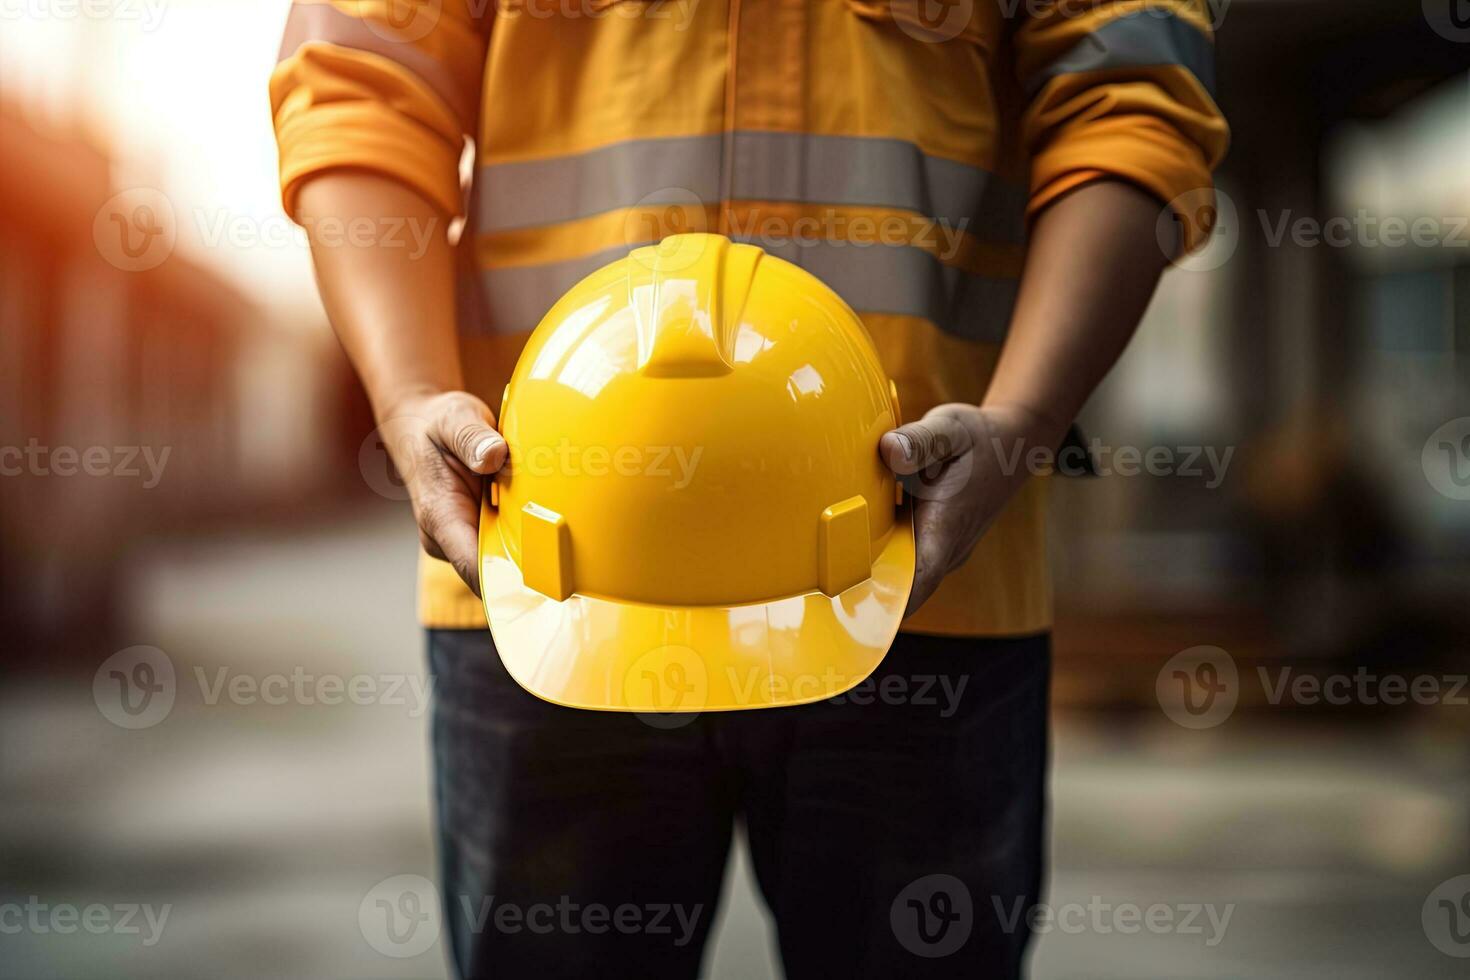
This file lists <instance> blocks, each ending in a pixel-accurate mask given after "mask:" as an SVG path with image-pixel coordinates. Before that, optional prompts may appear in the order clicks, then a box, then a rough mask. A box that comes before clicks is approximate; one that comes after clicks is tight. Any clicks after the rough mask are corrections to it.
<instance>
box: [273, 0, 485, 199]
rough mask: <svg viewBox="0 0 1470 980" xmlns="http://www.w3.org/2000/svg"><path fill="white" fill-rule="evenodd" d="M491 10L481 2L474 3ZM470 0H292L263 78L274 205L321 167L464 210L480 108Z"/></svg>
mask: <svg viewBox="0 0 1470 980" xmlns="http://www.w3.org/2000/svg"><path fill="white" fill-rule="evenodd" d="M476 6H481V7H484V8H485V9H487V10H489V9H493V5H490V4H476ZM469 8H470V4H469V3H468V0H415V2H409V0H377V2H371V0H363V2H352V0H315V2H312V0H297V2H296V3H294V4H293V6H292V8H291V13H290V17H289V19H288V21H287V25H286V32H285V37H284V38H283V40H282V42H281V53H280V58H279V61H278V63H277V65H276V69H275V71H274V72H273V73H272V75H271V81H270V96H271V110H272V114H273V118H274V122H275V130H276V141H277V144H278V146H279V150H280V179H281V195H282V203H283V204H284V206H285V209H286V213H287V214H289V215H291V216H292V217H293V218H294V217H295V216H296V196H297V191H298V190H299V189H300V187H301V185H302V184H303V183H304V182H305V181H306V180H308V179H309V178H311V177H312V176H314V175H317V174H320V173H322V172H324V171H328V170H336V169H352V170H365V171H371V172H375V173H379V174H383V175H385V176H387V177H391V178H393V179H395V180H399V181H401V182H403V183H404V184H406V185H408V186H409V187H411V188H413V189H414V190H416V191H418V192H419V193H420V194H422V195H423V196H424V197H425V198H426V199H427V200H429V201H430V202H432V203H433V204H434V205H435V206H437V207H438V208H439V209H440V210H442V211H443V212H444V213H445V214H446V215H448V216H458V215H460V214H461V213H462V211H463V202H462V196H461V193H460V180H459V160H460V155H461V153H462V152H463V149H464V141H465V137H466V136H467V135H468V134H470V133H471V132H472V131H473V129H474V126H475V122H476V120H477V118H478V114H479V101H480V87H481V84H482V73H483V65H484V58H485V47H486V39H487V37H488V34H489V23H488V19H487V17H488V15H484V16H482V15H476V14H474V13H472V12H471V11H470V9H469Z"/></svg>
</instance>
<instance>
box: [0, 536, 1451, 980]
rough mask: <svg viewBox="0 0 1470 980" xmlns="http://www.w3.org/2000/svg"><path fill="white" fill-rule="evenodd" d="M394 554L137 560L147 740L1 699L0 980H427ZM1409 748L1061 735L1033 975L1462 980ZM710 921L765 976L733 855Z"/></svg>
mask: <svg viewBox="0 0 1470 980" xmlns="http://www.w3.org/2000/svg"><path fill="white" fill-rule="evenodd" d="M414 547H415V538H414V533H413V529H412V527H411V526H409V524H408V523H407V522H406V520H405V517H404V515H403V514H401V513H399V512H397V511H395V512H393V513H391V514H373V515H368V516H365V517H361V518H358V519H355V520H353V521H351V522H349V523H346V524H344V525H343V526H341V527H337V528H332V529H330V530H327V531H323V532H318V533H313V534H312V535H310V536H302V535H300V534H299V533H287V532H278V533H277V532H272V533H266V534H258V535H251V536H244V535H242V536H238V537H235V538H232V539H230V540H226V541H220V542H217V543H215V544H212V545H210V546H208V547H200V546H198V545H193V546H191V547H190V548H188V549H187V550H176V551H175V550H169V549H161V550H159V551H158V552H157V553H155V554H152V555H150V556H148V557H147V559H146V560H145V561H143V562H142V563H141V564H140V566H139V568H138V569H137V572H136V574H135V576H133V580H132V588H133V590H134V602H133V606H134V609H135V613H136V615H135V617H134V625H133V627H132V628H131V631H130V635H129V636H128V637H126V638H125V639H126V642H125V643H124V644H120V647H121V646H131V645H133V644H142V645H148V646H152V647H156V648H158V649H159V650H161V651H163V653H164V654H166V656H167V658H168V663H169V664H170V665H171V666H172V668H173V672H174V676H175V681H176V696H175V701H174V704H173V707H172V709H171V711H169V712H168V714H167V716H166V717H164V718H163V720H162V721H159V722H158V723H157V724H154V725H152V726H151V727H145V728H139V729H136V730H128V729H125V728H122V727H119V726H118V725H116V724H114V723H113V722H111V721H109V720H108V718H107V717H105V716H104V714H103V712H102V711H101V710H99V707H98V703H99V701H98V699H97V698H98V697H101V698H102V699H103V701H105V699H106V690H107V684H108V683H110V681H109V680H108V678H107V677H104V678H103V680H102V682H101V683H102V688H101V689H100V690H101V693H100V694H99V695H97V696H96V697H94V690H93V680H94V678H93V677H92V676H91V674H90V671H88V673H87V675H86V676H81V677H79V678H78V679H76V680H75V681H64V680H57V679H54V678H53V679H51V680H46V681H41V680H24V679H22V680H19V681H15V682H10V681H7V682H6V684H5V685H4V687H3V688H0V977H18V978H26V980H36V978H45V977H61V978H90V977H108V978H124V977H135V976H136V977H148V978H170V977H198V976H211V977H221V978H223V977H250V978H259V977H292V978H298V977H354V978H372V977H395V978H409V977H412V978H420V977H422V978H435V977H442V976H444V965H443V950H442V947H441V944H440V943H439V942H438V941H434V942H432V944H427V940H430V939H433V934H432V923H431V925H430V927H429V931H428V932H425V933H419V934H418V935H419V936H420V937H422V938H423V940H424V942H418V941H414V942H407V943H401V944H397V945H394V944H393V943H392V942H389V943H387V948H389V949H390V951H391V952H393V953H408V954H411V955H405V956H396V955H392V956H390V955H384V954H383V953H382V952H379V950H378V949H375V948H374V943H376V944H377V945H378V946H379V947H383V946H384V945H385V938H386V937H385V935H384V934H383V932H382V926H381V924H378V925H374V923H373V920H372V915H373V913H374V903H375V901H376V898H377V897H381V894H382V890H381V889H378V890H377V891H375V890H374V889H375V887H376V886H379V883H381V882H383V881H385V879H389V878H393V877H395V876H399V875H417V876H432V874H433V871H432V868H433V863H432V862H433V853H432V836H431V831H430V819H431V815H430V809H429V801H430V796H429V793H430V785H429V768H428V748H427V739H426V732H425V718H424V716H423V708H424V704H423V702H422V697H421V695H420V692H419V689H416V688H414V687H413V684H414V683H416V682H419V681H421V679H422V660H421V657H422V650H421V638H420V635H419V632H418V630H417V629H416V627H415V626H414V624H413V622H412V609H411V604H410V601H409V595H410V590H411V587H412V578H413V553H414V552H413V549H414ZM113 652H114V651H112V650H104V651H95V656H93V657H92V658H91V660H92V661H93V662H95V663H98V664H100V663H101V662H102V661H103V660H104V659H105V658H106V657H107V656H108V655H110V654H112V653H113ZM129 656H135V655H133V654H129ZM123 666H124V667H125V668H127V669H125V670H124V671H122V673H123V675H125V676H129V677H133V678H134V679H137V680H147V677H146V675H138V674H136V673H129V671H130V670H133V669H135V665H134V667H128V665H127V664H123ZM154 676H155V678H156V677H157V674H155V675H154ZM298 676H300V677H301V678H302V680H301V681H300V682H298V681H296V680H294V679H293V678H295V677H298ZM324 677H341V678H344V679H347V678H353V677H363V678H366V680H363V681H360V682H359V683H362V684H372V685H375V688H374V689H359V691H358V696H359V698H360V699H361V700H365V701H368V702H370V703H365V704H361V705H358V704H350V703H342V704H325V703H321V702H322V700H323V699H324V698H331V697H333V696H334V694H333V692H332V691H331V690H330V689H329V688H319V687H317V686H315V685H316V684H317V682H318V681H319V680H320V679H321V678H324ZM273 678H280V679H281V680H278V681H277V680H272V679H273ZM298 683H304V684H306V688H305V689H306V690H307V692H308V696H307V697H304V698H303V697H301V696H298V695H296V694H295V693H292V694H290V695H289V696H288V697H286V698H285V699H284V700H285V701H286V703H282V704H273V703H269V702H270V701H274V700H281V699H280V698H279V697H276V695H278V694H280V693H282V691H283V690H287V689H289V690H291V691H293V692H294V691H295V690H296V688H295V686H294V685H296V684H298ZM273 684H284V685H289V687H288V688H280V687H273V686H272V685H273ZM395 684H396V685H399V686H397V687H396V688H395V689H394V690H389V687H390V685H395ZM232 685H233V687H232ZM258 685H259V686H258ZM232 692H233V693H232ZM313 692H315V693H313ZM343 697H344V698H345V695H343ZM211 702H212V703H211ZM1440 710H1445V709H1440ZM1460 710H1470V709H1460ZM113 713H114V714H116V712H115V711H114V712H113ZM125 720H126V719H125ZM1429 731H1430V729H1427V728H1425V727H1423V726H1420V725H1417V724H1414V723H1400V724H1395V725H1393V726H1392V727H1387V726H1385V725H1384V724H1381V723H1380V724H1376V725H1375V726H1374V727H1373V728H1371V729H1363V728H1359V727H1348V726H1346V725H1343V724H1337V725H1329V724H1323V723H1321V722H1314V723H1313V724H1311V725H1310V726H1309V725H1307V724H1304V723H1293V722H1292V721H1291V720H1290V719H1273V722H1272V725H1271V726H1266V725H1264V724H1262V723H1259V722H1251V721H1248V720H1244V719H1239V718H1237V719H1232V721H1231V722H1229V723H1227V724H1226V725H1224V726H1221V727H1220V728H1218V729H1214V730H1211V731H1209V732H1188V731H1185V730H1184V729H1181V728H1178V727H1176V726H1174V725H1173V724H1172V723H1170V722H1169V721H1167V719H1165V718H1164V717H1163V716H1162V714H1157V713H1155V714H1153V715H1148V716H1145V717H1141V718H1128V719H1123V720H1119V719H1105V718H1098V717H1096V716H1092V717H1070V716H1069V717H1062V718H1060V719H1059V720H1058V726H1057V734H1056V745H1055V773H1054V781H1053V785H1054V794H1053V809H1054V813H1053V819H1052V829H1053V841H1054V843H1053V851H1054V860H1053V867H1052V875H1051V884H1050V891H1049V896H1048V901H1049V904H1050V905H1051V906H1052V908H1053V909H1054V911H1055V913H1056V920H1055V921H1056V924H1055V925H1053V926H1052V927H1051V928H1049V929H1048V930H1047V932H1046V933H1045V934H1044V935H1042V936H1041V937H1040V939H1039V942H1038V945H1037V947H1036V954H1035V957H1034V959H1033V975H1034V976H1035V977H1037V978H1062V977H1079V978H1082V977H1085V978H1091V980H1096V978H1112V977H1116V978H1128V980H1141V978H1153V977H1157V978H1166V977H1167V978H1172V980H1179V978H1220V980H1224V978H1240V977H1293V978H1309V977H1324V978H1325V977H1332V978H1336V980H1349V978H1364V980H1367V978H1374V980H1377V978H1380V977H1385V976H1393V977H1452V976H1453V977H1463V976H1465V970H1466V967H1467V961H1466V960H1464V959H1457V958H1452V957H1450V956H1449V955H1446V953H1443V952H1441V951H1440V949H1438V948H1437V947H1436V946H1435V945H1434V944H1433V943H1432V942H1431V940H1430V936H1429V935H1428V934H1427V932H1426V926H1425V924H1424V920H1423V919H1421V913H1422V912H1424V910H1425V909H1426V900H1427V899H1428V897H1429V895H1430V892H1431V891H1432V890H1433V889H1434V888H1435V887H1436V886H1437V885H1438V884H1440V883H1441V882H1443V881H1445V880H1446V879H1449V878H1452V877H1454V876H1456V875H1462V874H1467V873H1470V848H1467V836H1470V796H1467V784H1470V780H1467V779H1466V774H1467V772H1470V746H1465V745H1463V744H1457V743H1453V742H1450V741H1448V740H1446V739H1444V738H1442V737H1436V736H1432V735H1430V734H1427V733H1428V732H1429ZM407 880H408V881H410V882H415V881H417V879H407ZM410 890H412V889H411V888H410ZM402 891H403V890H402V888H399V889H398V891H397V892H396V893H394V898H395V899H397V898H399V897H401V895H402ZM370 893H371V894H370ZM402 908H403V909H404V910H405V911H412V909H411V907H408V906H402ZM130 909H131V910H133V911H132V913H131V914H130V912H129V910H130ZM165 910H167V918H166V919H163V918H162V915H163V913H164V911H165ZM1191 910H1193V912H1192V911H1191ZM150 914H151V916H152V919H150V918H149V916H150ZM974 914H976V915H988V914H994V912H993V910H991V909H987V908H976V909H975V911H974ZM1427 914H1429V915H1433V914H1435V912H1434V903H1429V912H1428V913H1427ZM1227 915H1228V919H1227V918H1225V917H1226V916H1227ZM1150 916H1152V918H1150ZM89 917H90V918H89ZM719 917H720V921H719V924H718V927H717V931H716V939H715V941H714V944H713V948H712V950H711V951H710V953H709V956H708V960H707V971H706V974H707V975H708V976H710V977H715V978H728V980H735V978H740V980H746V978H749V980H760V978H767V977H774V976H778V975H779V974H778V972H777V967H776V964H775V960H774V957H773V955H772V951H771V940H770V933H769V930H768V927H767V924H766V919H765V914H764V911H763V909H762V908H761V906H760V904H759V901H758V899H757V898H756V897H755V894H754V892H753V890H752V880H751V876H750V874H749V869H748V865H747V863H746V861H745V860H744V857H743V855H741V854H739V853H738V852H737V857H736V860H735V861H734V862H733V863H732V865H731V867H730V871H729V876H728V881H727V887H726V896H725V900H724V901H723V903H722V906H721V909H720V912H719ZM1186 917H1189V920H1190V921H1189V922H1185V919H1186ZM1165 919H1168V920H1170V921H1171V922H1172V923H1173V924H1172V925H1170V924H1168V923H1167V922H1166V921H1165ZM1150 923H1152V925H1150ZM89 925H90V926H91V927H93V928H94V929H95V932H94V931H89V928H88V926H89ZM135 930H136V931H135ZM1441 945H1444V941H1443V940H1441ZM420 946H426V948H422V949H421V950H420V949H419V948H418V947H420ZM1451 950H1452V951H1454V952H1463V953H1466V954H1470V947H1467V946H1460V947H1458V948H1456V947H1451Z"/></svg>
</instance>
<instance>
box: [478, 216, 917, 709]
mask: <svg viewBox="0 0 1470 980" xmlns="http://www.w3.org/2000/svg"><path fill="white" fill-rule="evenodd" d="M898 423H899V409H898V400H897V394H896V392H895V390H894V387H893V384H892V383H891V382H890V381H888V379H887V378H886V376H885V375H884V373H883V369H882V367H881V366H880V365H879V362H878V354H877V352H876V351H875V350H874V348H873V343H872V340H871V339H870V338H869V337H868V334H867V331H866V330H865V329H864V328H863V326H862V324H861V323H860V322H859V320H858V318H857V316H856V315H855V314H854V313H853V312H852V310H851V309H849V308H848V307H847V305H846V304H845V303H843V302H842V300H841V299H840V298H839V297H838V296H837V294H836V293H834V292H833V291H832V290H831V289H829V288H827V287H826V286H825V285H823V284H822V283H821V282H820V281H819V280H817V279H816V278H815V277H813V276H812V275H810V274H809V273H807V272H805V271H803V270H801V269H799V268H797V267H796V266H794V265H791V264H790V263H788V262H784V261H782V260H781V259H778V258H775V257H773V256H769V255H766V254H765V253H764V252H763V251H762V250H761V249H759V248H756V247H754V246H751V245H736V244H732V243H731V242H730V241H729V240H728V239H725V238H723V237H721V236H719V235H705V234H696V235H676V236H673V237H671V238H667V239H665V240H664V241H663V242H662V243H660V244H659V245H652V246H648V247H645V248H639V249H636V250H634V251H633V252H631V253H629V255H628V256H627V257H625V258H623V259H620V260H618V261H616V262H613V263H612V264H610V265H607V266H605V267H603V268H602V269H600V270H598V271H597V272H594V273H593V274H592V275H590V276H588V277H587V278H586V279H584V280H582V281H581V282H580V283H578V284H577V285H576V286H574V287H573V288H572V289H571V291H570V292H568V293H567V294H566V295H565V296H564V297H562V299H561V300H560V301H558V302H557V304H556V305H555V306H554V307H552V309H551V311H550V312H549V313H547V315H546V317H545V319H543V320H542V321H541V324H540V326H538V327H537V328H536V330H535V332H534V333H532V334H531V337H530V339H529V340H528V341H527V343H526V347H525V350H524V351H523V352H522V354H521V357H520V360H519V362H518V363H517V364H516V368H515V372H514V373H513V374H512V376H511V380H510V384H509V385H508V386H507V387H506V391H505V397H504V399H503V402H502V405H501V416H500V427H501V431H502V432H503V433H504V435H505V439H506V442H507V443H508V445H509V447H510V459H509V463H508V464H507V466H506V468H505V469H503V470H502V471H501V472H500V473H498V474H497V475H496V476H495V477H494V478H493V480H492V481H491V482H490V484H489V486H488V488H487V492H486V493H485V495H484V502H483V504H482V508H481V515H480V586H481V591H482V593H483V595H484V600H485V613H486V616H487V617H488V619H489V621H490V628H491V631H492V632H493V634H494V637H495V645H496V648H497V649H498V650H499V652H500V657H501V659H502V660H503V661H504V663H505V666H506V669H507V670H508V671H509V672H510V674H511V676H512V677H514V678H515V679H516V681H517V682H519V683H520V685H521V686H522V687H524V688H525V689H526V690H528V691H530V692H531V693H532V694H535V695H536V696H538V697H540V698H544V699H545V700H547V701H552V702H555V703H557V704H562V705H567V706H570V707H576V708H596V709H605V710H621V711H648V712H666V711H707V710H727V709H734V708H759V707H770V706H773V705H791V704H801V703H804V702H808V701H818V700H821V699H823V698H829V697H832V696H834V695H836V694H839V693H841V692H842V691H845V690H847V689H849V688H851V687H852V686H854V685H856V684H858V683H859V682H861V681H862V680H863V679H864V678H865V677H867V676H868V675H869V674H870V673H872V671H873V670H874V668H876V667H877V666H878V664H879V662H880V661H881V660H882V659H883V656H884V654H885V653H886V652H887V650H888V646H889V644H890V643H892V641H893V638H894V635H895V634H896V633H897V632H898V624H899V621H900V620H901V619H902V617H903V610H904V605H905V603H907V601H908V596H909V589H910V587H911V585H912V583H913V573H914V540H913V522H912V518H911V516H910V514H909V508H908V506H907V505H906V504H901V503H900V500H901V492H900V491H899V489H898V487H897V486H896V484H895V481H894V478H893V475H892V474H891V473H890V472H889V471H888V469H887V468H886V467H885V466H884V465H883V463H882V460H881V459H880V458H879V455H878V440H879V437H881V436H882V435H883V433H884V432H887V431H888V430H889V429H892V428H893V427H894V426H896V425H898Z"/></svg>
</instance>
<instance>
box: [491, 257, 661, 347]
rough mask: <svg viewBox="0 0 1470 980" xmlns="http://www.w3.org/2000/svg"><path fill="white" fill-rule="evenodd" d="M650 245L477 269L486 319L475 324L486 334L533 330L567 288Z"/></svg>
mask: <svg viewBox="0 0 1470 980" xmlns="http://www.w3.org/2000/svg"><path fill="white" fill-rule="evenodd" d="M651 244H653V243H652V242H634V243H632V244H629V245H619V246H617V247H616V248H607V249H603V250H602V251H601V252H594V253H593V254H591V255H586V256H583V257H582V258H579V259H568V260H566V261H564V262H546V263H543V264H541V265H528V266H511V267H504V268H493V269H481V270H480V272H479V277H480V286H481V290H480V308H481V309H483V310H484V316H485V317H486V318H487V319H488V320H489V322H488V323H485V324H480V325H477V326H478V328H479V329H483V330H485V332H488V333H522V332H525V331H527V330H533V329H535V327H536V324H538V323H540V322H541V318H542V317H543V316H545V315H546V311H547V310H549V309H551V307H552V305H553V304H555V303H556V301H557V300H559V299H561V297H562V295H563V294H564V293H565V292H566V291H567V290H569V289H571V288H572V287H573V286H575V285H576V284H577V283H579V282H581V281H582V280H583V279H585V278H587V277H588V276H590V275H591V274H592V273H594V272H596V271H597V270H598V269H601V268H602V267H603V266H605V265H607V264H608V263H609V262H616V261H617V260H618V259H620V258H622V257H623V256H625V255H627V254H628V253H629V252H631V251H632V250H633V249H635V248H637V247H638V246H640V245H651Z"/></svg>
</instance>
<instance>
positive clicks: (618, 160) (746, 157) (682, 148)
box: [476, 131, 1026, 243]
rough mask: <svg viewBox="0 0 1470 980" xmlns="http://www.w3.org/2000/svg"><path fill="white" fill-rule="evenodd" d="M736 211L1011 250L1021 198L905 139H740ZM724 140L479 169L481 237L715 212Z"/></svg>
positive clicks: (759, 135) (681, 141) (629, 147)
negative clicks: (908, 218) (671, 210)
mask: <svg viewBox="0 0 1470 980" xmlns="http://www.w3.org/2000/svg"><path fill="white" fill-rule="evenodd" d="M731 138H732V139H733V141H734V144H733V151H732V154H731V161H732V164H731V165H732V170H733V175H732V189H731V194H732V196H733V198H734V199H735V200H745V201H780V202H791V203H799V204H827V205H833V206H838V207H841V206H853V207H882V208H893V209H897V210H903V211H912V212H914V213H916V214H920V215H924V216H926V217H930V218H935V219H937V220H939V221H940V222H943V223H944V224H946V225H948V226H950V227H955V228H961V229H964V230H966V231H969V232H970V233H971V234H972V235H974V236H975V237H976V238H977V239H979V240H980V241H985V242H995V243H1018V242H1020V241H1022V240H1023V238H1024V234H1025V218H1024V216H1025V209H1026V192H1025V189H1024V188H1022V187H1020V186H1017V185H1010V184H1007V183H1005V182H1004V181H1001V180H999V179H997V178H995V177H994V176H992V175H991V174H989V173H987V172H986V171H984V170H982V169H980V168H979V167H971V166H968V165H966V164H963V163H957V162H955V161H953V160H946V159H944V158H942V157H935V156H930V155H929V154H926V153H924V152H922V151H921V150H920V149H919V148H918V147H917V146H915V145H914V144H912V143H908V142H905V141H903V140H896V139H884V138H876V137H862V136H820V135H811V134H805V133H772V132H745V131H742V132H737V133H733V134H731ZM722 141H723V137H722V136H720V135H719V134H714V135H709V136H688V137H672V138H663V139H649V140H630V141H628V142H624V143H616V144H613V145H611V146H604V147H600V148H598V149H596V150H590V151H588V152H586V153H579V154H576V155H573V156H564V157H554V158H550V159H545V160H532V161H525V162H517V163H500V164H491V165H489V166H486V167H482V168H481V169H480V172H479V179H478V181H477V182H476V193H477V197H478V201H479V204H478V209H477V211H476V216H477V230H478V231H481V232H495V231H510V230H513V229H517V228H529V227H537V226H541V225H549V224H557V223H560V222H563V221H575V220H577V219H579V218H589V217H592V216H593V215H597V214H603V213H606V212H608V211H614V210H617V209H619V208H627V207H633V206H634V205H637V204H640V203H649V200H648V199H649V198H650V196H651V195H658V197H656V198H655V199H654V200H656V201H660V202H665V203H681V202H682V203H690V204H695V203H705V204H711V205H712V204H717V203H718V202H719V199H720V191H719V179H720V172H721V167H722V161H723V158H724V154H723V142H722Z"/></svg>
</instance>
